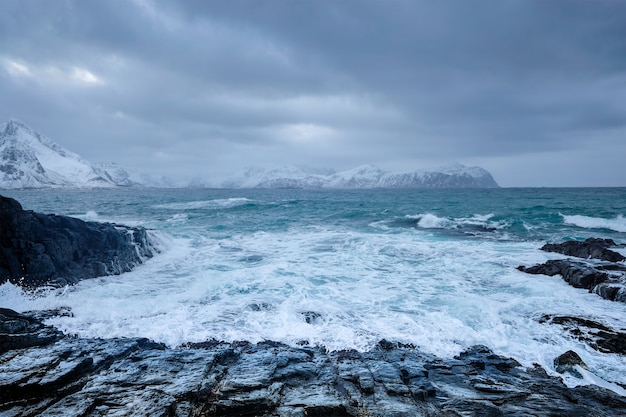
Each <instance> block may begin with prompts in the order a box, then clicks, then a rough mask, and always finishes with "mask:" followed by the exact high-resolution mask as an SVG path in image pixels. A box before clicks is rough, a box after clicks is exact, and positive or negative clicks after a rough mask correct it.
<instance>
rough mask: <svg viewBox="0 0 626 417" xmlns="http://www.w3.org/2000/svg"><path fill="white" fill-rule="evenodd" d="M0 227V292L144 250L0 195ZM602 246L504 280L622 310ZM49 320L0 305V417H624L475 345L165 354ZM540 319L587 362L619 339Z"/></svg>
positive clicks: (617, 346) (621, 408)
mask: <svg viewBox="0 0 626 417" xmlns="http://www.w3.org/2000/svg"><path fill="white" fill-rule="evenodd" d="M0 221H1V224H2V230H1V232H0V235H1V237H2V258H0V261H1V263H0V273H2V275H0V282H2V280H5V281H6V280H9V281H11V282H13V283H15V284H18V285H22V286H24V287H27V288H33V287H37V286H42V285H53V286H61V285H67V284H73V283H75V282H76V280H77V279H78V278H89V277H92V276H99V275H105V274H118V273H122V272H125V271H126V270H129V268H132V267H133V266H135V265H137V264H139V263H141V262H143V261H144V260H145V259H147V258H149V257H151V256H152V255H153V254H154V253H155V252H156V249H155V248H154V246H153V244H152V243H151V242H150V239H149V238H148V236H147V232H146V231H145V230H144V229H141V228H127V227H122V226H116V225H103V224H99V223H93V224H92V223H89V222H82V221H80V220H77V219H72V218H68V217H64V216H54V215H42V214H38V213H33V212H30V211H24V210H22V208H21V206H20V205H19V203H17V202H16V201H15V200H11V199H8V198H4V197H0ZM613 246H617V245H616V244H615V242H613V241H608V240H605V239H591V240H587V241H585V242H574V243H570V242H565V243H563V244H556V245H554V244H547V245H546V246H544V248H542V249H543V250H546V251H551V252H559V253H562V254H564V255H566V256H573V257H576V259H557V260H554V262H553V261H548V262H547V263H545V264H542V265H537V266H532V267H523V266H520V267H519V268H518V269H520V270H521V271H524V272H528V273H541V274H546V275H557V274H561V275H562V276H563V278H564V279H566V280H567V281H568V282H569V283H570V284H571V285H574V286H578V287H581V288H585V289H587V290H589V291H593V292H596V293H597V294H599V295H602V294H609V295H611V294H612V295H611V296H607V297H605V298H608V299H612V300H615V301H624V297H623V292H624V291H623V285H624V269H623V267H624V265H623V260H624V259H623V256H622V255H620V254H619V253H617V252H614V251H612V250H610V249H609V248H610V247H613ZM620 257H621V258H620ZM56 315H71V311H68V310H63V309H61V310H54V311H33V312H25V313H19V312H16V311H13V310H9V309H6V308H1V306H0V416H3V417H4V416H7V417H9V416H10V417H27V416H28V417H30V416H85V417H86V416H105V415H108V416H176V417H182V416H185V417H192V416H268V417H269V416H293V417H295V416H298V417H299V416H353V417H365V416H429V417H438V416H441V417H443V416H446V417H449V416H598V417H599V416H618V415H626V396H622V395H620V394H619V393H618V392H619V391H620V390H621V391H623V388H624V387H620V386H617V385H615V384H614V385H615V386H616V387H617V388H618V389H617V390H610V389H607V388H603V387H600V386H597V385H580V386H577V387H573V388H572V387H568V386H566V385H565V384H564V382H563V379H562V378H561V377H559V376H558V375H557V376H555V375H550V374H548V373H547V372H546V370H545V369H543V368H542V367H540V366H539V365H534V366H531V367H524V366H522V365H521V364H520V363H518V362H517V361H516V360H515V359H512V358H507V357H503V356H500V355H497V354H495V353H494V352H493V351H491V350H490V349H489V348H488V347H485V346H472V347H470V348H468V349H466V350H465V351H463V352H461V353H460V354H459V355H458V356H456V357H455V358H453V359H442V358H439V357H436V356H433V355H430V354H426V353H423V352H421V351H420V350H419V349H418V348H416V347H414V346H411V345H406V344H402V343H399V342H395V341H388V340H381V341H380V342H379V343H378V344H377V345H376V346H375V347H374V348H373V349H371V350H370V351H367V352H358V351H354V350H343V351H327V350H326V349H325V348H324V347H323V346H308V345H303V346H297V347H294V346H288V345H285V344H282V343H278V342H272V341H264V342H261V343H257V344H252V343H250V342H246V341H241V342H232V343H227V342H223V341H216V340H210V341H206V342H203V343H194V344H187V345H185V346H179V347H177V348H169V347H167V346H165V345H163V344H160V343H156V342H153V341H151V340H148V339H143V338H109V339H94V338H80V337H76V336H73V335H68V334H64V333H62V332H61V331H59V330H58V329H56V328H54V327H52V326H49V325H47V324H45V320H46V319H47V318H50V317H53V316H56ZM540 320H541V322H543V323H546V325H554V326H560V327H561V328H562V329H564V330H566V331H568V332H570V333H571V334H572V336H573V337H576V338H578V339H579V340H580V341H582V342H583V343H585V344H587V345H589V346H590V347H592V348H593V349H596V350H598V351H601V352H606V353H610V354H617V355H624V354H626V333H624V332H622V331H621V330H620V329H612V328H609V327H608V326H606V325H604V324H602V323H598V322H595V321H594V320H592V319H589V318H581V317H573V316H562V315H561V316H557V315H544V316H542V317H541V318H540ZM554 369H555V370H556V371H557V372H559V373H561V374H568V375H569V376H573V377H574V378H582V377H583V374H584V373H585V372H591V373H592V372H593V370H589V369H588V368H587V365H586V364H585V363H584V362H583V361H582V360H581V358H580V357H579V356H578V354H576V352H573V351H568V352H563V354H562V355H560V356H559V357H557V358H555V359H554ZM616 391H617V392H616Z"/></svg>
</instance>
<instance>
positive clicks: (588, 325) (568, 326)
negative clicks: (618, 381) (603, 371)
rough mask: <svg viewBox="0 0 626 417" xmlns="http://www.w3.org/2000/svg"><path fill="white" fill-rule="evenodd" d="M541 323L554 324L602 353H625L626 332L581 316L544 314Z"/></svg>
mask: <svg viewBox="0 0 626 417" xmlns="http://www.w3.org/2000/svg"><path fill="white" fill-rule="evenodd" d="M539 321H540V322H541V323H550V324H556V325H559V326H561V327H563V328H564V329H565V330H567V331H569V332H570V334H572V335H573V336H574V337H576V338H577V339H578V340H580V341H582V342H584V343H586V344H587V345H589V346H590V347H592V348H593V349H595V350H598V351H600V352H604V353H615V354H619V355H626V332H624V331H619V330H615V329H612V328H610V327H609V326H607V325H604V324H602V323H599V322H597V321H594V320H590V319H585V318H582V317H574V316H562V315H549V314H544V315H543V316H542V317H541V319H540V320H539Z"/></svg>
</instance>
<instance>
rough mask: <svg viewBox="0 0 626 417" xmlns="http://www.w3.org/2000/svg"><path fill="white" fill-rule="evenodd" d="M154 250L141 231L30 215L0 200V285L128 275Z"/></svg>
mask: <svg viewBox="0 0 626 417" xmlns="http://www.w3.org/2000/svg"><path fill="white" fill-rule="evenodd" d="M155 252H156V248H155V246H154V245H153V244H152V243H151V242H150V240H149V239H148V234H147V232H146V230H145V229H143V228H141V227H128V226H120V225H114V224H108V223H95V222H84V221H82V220H79V219H75V218H72V217H66V216H56V215H53V214H51V215H46V214H40V213H35V212H32V211H26V210H23V209H22V207H21V205H20V204H19V203H18V202H17V201H16V200H13V199H11V198H7V197H3V196H0V283H3V282H6V281H7V280H8V281H10V282H12V283H14V284H17V285H21V286H24V287H30V288H33V287H40V286H44V285H51V286H63V285H68V284H74V283H76V282H78V281H79V280H81V279H85V278H94V277H98V276H103V275H114V274H121V273H123V272H128V271H130V270H131V269H132V268H134V267H135V266H136V265H138V264H141V263H143V262H144V261H145V260H146V259H148V258H150V257H152V256H153V255H154V253H155Z"/></svg>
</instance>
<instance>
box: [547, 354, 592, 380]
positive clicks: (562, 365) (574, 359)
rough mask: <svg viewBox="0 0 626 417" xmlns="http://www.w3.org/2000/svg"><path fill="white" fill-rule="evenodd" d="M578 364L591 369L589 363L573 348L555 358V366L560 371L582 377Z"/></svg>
mask: <svg viewBox="0 0 626 417" xmlns="http://www.w3.org/2000/svg"><path fill="white" fill-rule="evenodd" d="M576 366H580V367H581V368H583V369H586V370H589V368H588V367H587V364H586V363H585V362H584V361H583V360H582V359H581V357H580V356H579V355H578V353H576V352H574V351H573V350H568V351H567V352H565V353H563V354H561V355H559V356H558V357H556V358H555V359H554V367H555V369H556V371H557V372H558V373H560V374H564V373H566V372H568V373H570V374H572V375H574V376H575V377H576V378H580V379H582V377H583V376H582V375H581V374H580V372H578V370H577V369H576Z"/></svg>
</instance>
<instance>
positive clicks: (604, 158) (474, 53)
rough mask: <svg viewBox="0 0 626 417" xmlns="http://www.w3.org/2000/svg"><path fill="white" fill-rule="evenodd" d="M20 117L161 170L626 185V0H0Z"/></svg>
mask: <svg viewBox="0 0 626 417" xmlns="http://www.w3.org/2000/svg"><path fill="white" fill-rule="evenodd" d="M10 118H14V119H17V120H20V121H22V122H23V123H25V124H27V125H28V126H30V127H31V128H33V129H35V130H37V131H39V132H40V133H42V134H44V135H45V136H48V137H49V138H51V139H52V140H54V141H55V142H57V143H59V144H61V145H62V146H64V147H65V148H67V149H69V150H71V151H73V152H76V153H78V154H79V155H81V156H82V157H83V158H84V159H86V160H88V161H92V162H117V163H119V164H120V165H121V166H123V167H124V168H128V169H134V170H138V171H141V172H145V173H148V174H152V175H167V176H171V177H189V178H191V177H194V176H198V177H200V178H213V179H215V178H222V177H228V176H233V175H235V174H238V173H240V172H242V171H243V169H244V168H246V167H252V166H254V167H267V168H273V167H280V166H284V165H304V166H309V167H313V168H333V169H335V170H337V171H341V170H345V169H351V168H354V167H357V166H359V165H363V164H373V165H377V166H379V167H381V168H383V169H387V170H390V171H400V172H402V171H414V170H418V169H433V168H436V167H437V166H440V165H445V164H449V163H455V162H458V163H462V164H464V165H468V166H474V165H477V166H481V167H483V168H485V169H487V170H488V171H489V172H491V173H492V175H493V176H494V178H495V179H496V181H497V182H498V183H499V184H500V185H501V186H504V187H525V186H532V187H535V186H536V187H542V186H626V1H623V0H472V1H468V0H437V1H431V0H249V1H243V0H228V1H222V0H185V1H182V0H181V1H175V0H168V1H165V0H162V1H156V0H155V1H152V0H94V1H83V0H57V1H49V0H3V1H2V6H1V7H0V122H4V121H7V120H9V119H10Z"/></svg>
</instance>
